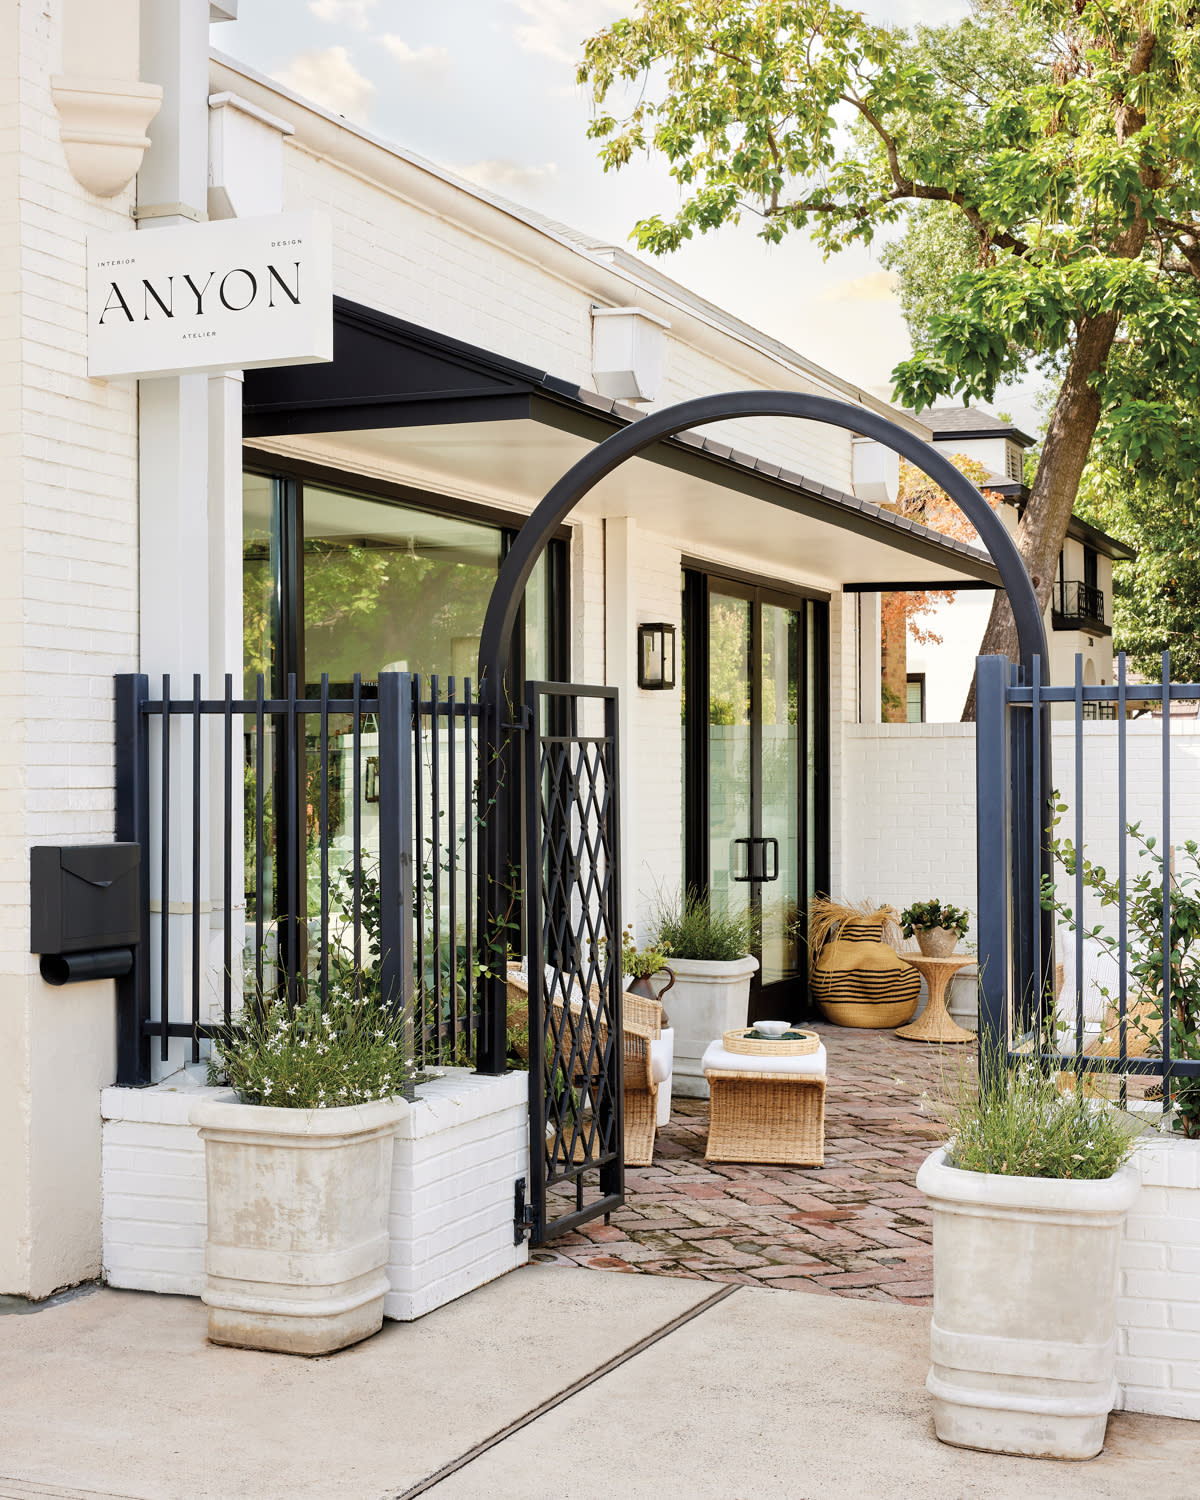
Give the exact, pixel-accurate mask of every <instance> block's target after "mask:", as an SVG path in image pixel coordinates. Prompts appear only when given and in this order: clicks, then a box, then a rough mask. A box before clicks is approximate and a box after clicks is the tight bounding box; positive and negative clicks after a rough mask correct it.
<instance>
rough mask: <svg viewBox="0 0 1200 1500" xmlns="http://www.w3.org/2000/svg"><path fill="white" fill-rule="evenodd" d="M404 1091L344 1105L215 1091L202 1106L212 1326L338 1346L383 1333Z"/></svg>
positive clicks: (263, 1342) (261, 1341)
mask: <svg viewBox="0 0 1200 1500" xmlns="http://www.w3.org/2000/svg"><path fill="white" fill-rule="evenodd" d="M408 1109H409V1106H408V1104H407V1103H406V1102H405V1101H404V1100H403V1099H392V1100H383V1101H380V1102H378V1103H374V1104H357V1105H351V1106H349V1107H346V1108H341V1109H314V1110H303V1109H270V1108H267V1107H265V1106H261V1105H253V1104H237V1103H233V1102H230V1103H224V1102H221V1101H218V1100H206V1101H204V1102H201V1103H197V1104H195V1105H194V1106H193V1109H192V1123H193V1124H194V1125H197V1126H199V1128H200V1136H201V1138H202V1139H203V1141H204V1157H205V1173H206V1176H207V1181H208V1238H207V1244H206V1248H205V1270H206V1273H207V1274H206V1284H205V1290H204V1294H203V1296H204V1301H205V1302H206V1303H207V1304H208V1310H209V1311H208V1336H209V1338H210V1339H211V1340H212V1341H213V1343H216V1344H235V1345H238V1346H240V1347H243V1348H249V1349H270V1350H274V1351H276V1352H278V1353H283V1354H308V1355H314V1354H328V1353H330V1352H331V1351H333V1350H334V1349H341V1348H344V1347H345V1345H347V1344H354V1343H357V1342H358V1340H360V1339H364V1338H367V1337H368V1336H369V1335H370V1334H372V1333H376V1332H378V1330H379V1328H380V1327H381V1325H382V1322H383V1299H384V1297H385V1296H386V1295H387V1292H388V1289H389V1282H388V1277H387V1271H386V1266H387V1261H388V1249H389V1239H388V1200H389V1193H390V1189H391V1180H392V1153H393V1147H394V1143H395V1133H396V1127H397V1125H399V1123H400V1121H401V1120H402V1119H403V1118H404V1116H405V1115H406V1114H407V1113H408Z"/></svg>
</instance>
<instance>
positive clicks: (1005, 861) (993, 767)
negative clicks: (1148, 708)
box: [975, 656, 1012, 1075]
mask: <svg viewBox="0 0 1200 1500" xmlns="http://www.w3.org/2000/svg"><path fill="white" fill-rule="evenodd" d="M1010 670H1011V668H1010V664H1009V661H1008V658H1007V657H1005V656H980V657H977V658H976V663H975V788H976V790H975V829H976V860H977V887H978V890H977V894H978V901H979V916H978V922H977V933H978V938H979V1068H980V1073H981V1075H982V1074H983V1073H984V1072H985V1071H986V1070H987V1069H988V1068H990V1067H993V1066H996V1065H997V1064H1000V1063H1001V1062H1002V1059H1003V1056H1004V1053H1005V1052H1006V1051H1007V1050H1008V1040H1009V1035H1008V1024H1009V1016H1008V994H1009V979H1010V976H1009V964H1010V950H1009V901H1010V898H1011V891H1012V887H1011V885H1010V882H1009V834H1010V829H1011V827H1012V823H1011V819H1010V811H1011V801H1010V781H1009V755H1008V745H1009V736H1008V677H1009V672H1010Z"/></svg>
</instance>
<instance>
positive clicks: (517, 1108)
mask: <svg viewBox="0 0 1200 1500" xmlns="http://www.w3.org/2000/svg"><path fill="white" fill-rule="evenodd" d="M528 1090H529V1080H528V1077H527V1075H526V1074H524V1073H507V1074H505V1075H504V1077H502V1078H491V1077H484V1076H481V1075H480V1074H477V1073H471V1072H468V1071H467V1069H465V1068H454V1069H450V1070H447V1073H446V1075H445V1077H443V1078H437V1079H434V1080H433V1081H432V1082H430V1083H424V1084H421V1085H420V1086H419V1088H418V1090H417V1094H418V1102H417V1104H416V1105H415V1106H414V1107H413V1109H412V1110H411V1112H410V1113H409V1115H408V1117H407V1119H405V1120H403V1121H402V1122H401V1125H400V1130H399V1132H398V1133H397V1136H396V1164H395V1167H394V1169H393V1172H392V1209H391V1221H390V1228H391V1235H392V1254H391V1259H390V1260H389V1262H388V1276H389V1277H390V1278H391V1283H392V1290H391V1292H390V1293H389V1294H388V1296H387V1297H386V1298H385V1300H384V1304H383V1312H384V1316H385V1317H388V1318H398V1319H400V1320H401V1321H402V1322H409V1321H411V1320H412V1319H413V1318H419V1317H421V1316H422V1315H423V1314H424V1313H427V1312H432V1311H433V1309H434V1308H435V1307H441V1306H442V1305H443V1303H446V1302H453V1300H454V1299H455V1298H456V1297H461V1296H462V1295H463V1294H464V1293H465V1292H469V1291H471V1290H472V1288H474V1287H477V1286H482V1285H483V1283H484V1282H485V1281H494V1280H495V1278H496V1277H497V1276H503V1275H504V1273H505V1271H511V1270H513V1269H514V1268H515V1267H516V1266H520V1265H524V1263H525V1260H526V1258H527V1257H528V1253H529V1252H528V1248H527V1242H526V1241H525V1240H522V1242H521V1243H520V1244H519V1245H514V1244H513V1184H514V1183H515V1182H516V1180H517V1178H518V1177H524V1178H526V1179H528V1176H529V1103H528V1099H529V1094H528Z"/></svg>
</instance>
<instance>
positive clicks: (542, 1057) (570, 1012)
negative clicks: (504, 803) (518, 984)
mask: <svg viewBox="0 0 1200 1500" xmlns="http://www.w3.org/2000/svg"><path fill="white" fill-rule="evenodd" d="M526 705H527V708H528V715H527V722H528V723H529V725H530V728H529V732H528V735H527V739H526V747H525V818H526V830H525V837H526V846H525V847H526V920H527V928H526V930H527V933H528V944H529V963H528V974H529V1128H530V1146H531V1149H530V1168H531V1174H532V1181H531V1183H530V1198H531V1203H530V1206H531V1209H532V1215H531V1220H532V1230H533V1241H534V1243H535V1244H537V1243H540V1242H541V1241H544V1240H546V1239H549V1238H551V1237H552V1236H553V1235H555V1234H561V1233H562V1232H563V1231H565V1230H567V1229H571V1228H574V1227H575V1226H576V1225H578V1224H581V1223H584V1222H585V1221H586V1220H588V1219H594V1218H596V1217H598V1216H599V1215H601V1214H607V1213H609V1212H610V1211H611V1210H612V1209H614V1208H616V1207H618V1206H619V1205H620V1204H621V1203H622V1202H623V1201H624V1185H625V1184H624V1165H623V1161H622V1111H621V1104H622V1080H621V1056H622V1039H621V922H620V911H621V904H620V861H619V777H618V769H617V695H616V690H615V689H613V688H600V687H581V686H578V685H576V684H564V683H546V682H533V683H530V684H529V685H528V688H527V695H526Z"/></svg>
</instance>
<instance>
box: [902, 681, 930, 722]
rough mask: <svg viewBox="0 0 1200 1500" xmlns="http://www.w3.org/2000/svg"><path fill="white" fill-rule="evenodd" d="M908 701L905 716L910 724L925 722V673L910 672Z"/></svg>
mask: <svg viewBox="0 0 1200 1500" xmlns="http://www.w3.org/2000/svg"><path fill="white" fill-rule="evenodd" d="M907 687H908V701H907V703H906V705H905V706H906V709H907V712H906V714H905V718H906V720H907V722H908V723H909V724H924V722H925V673H924V672H910V673H909V674H908V684H907Z"/></svg>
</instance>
